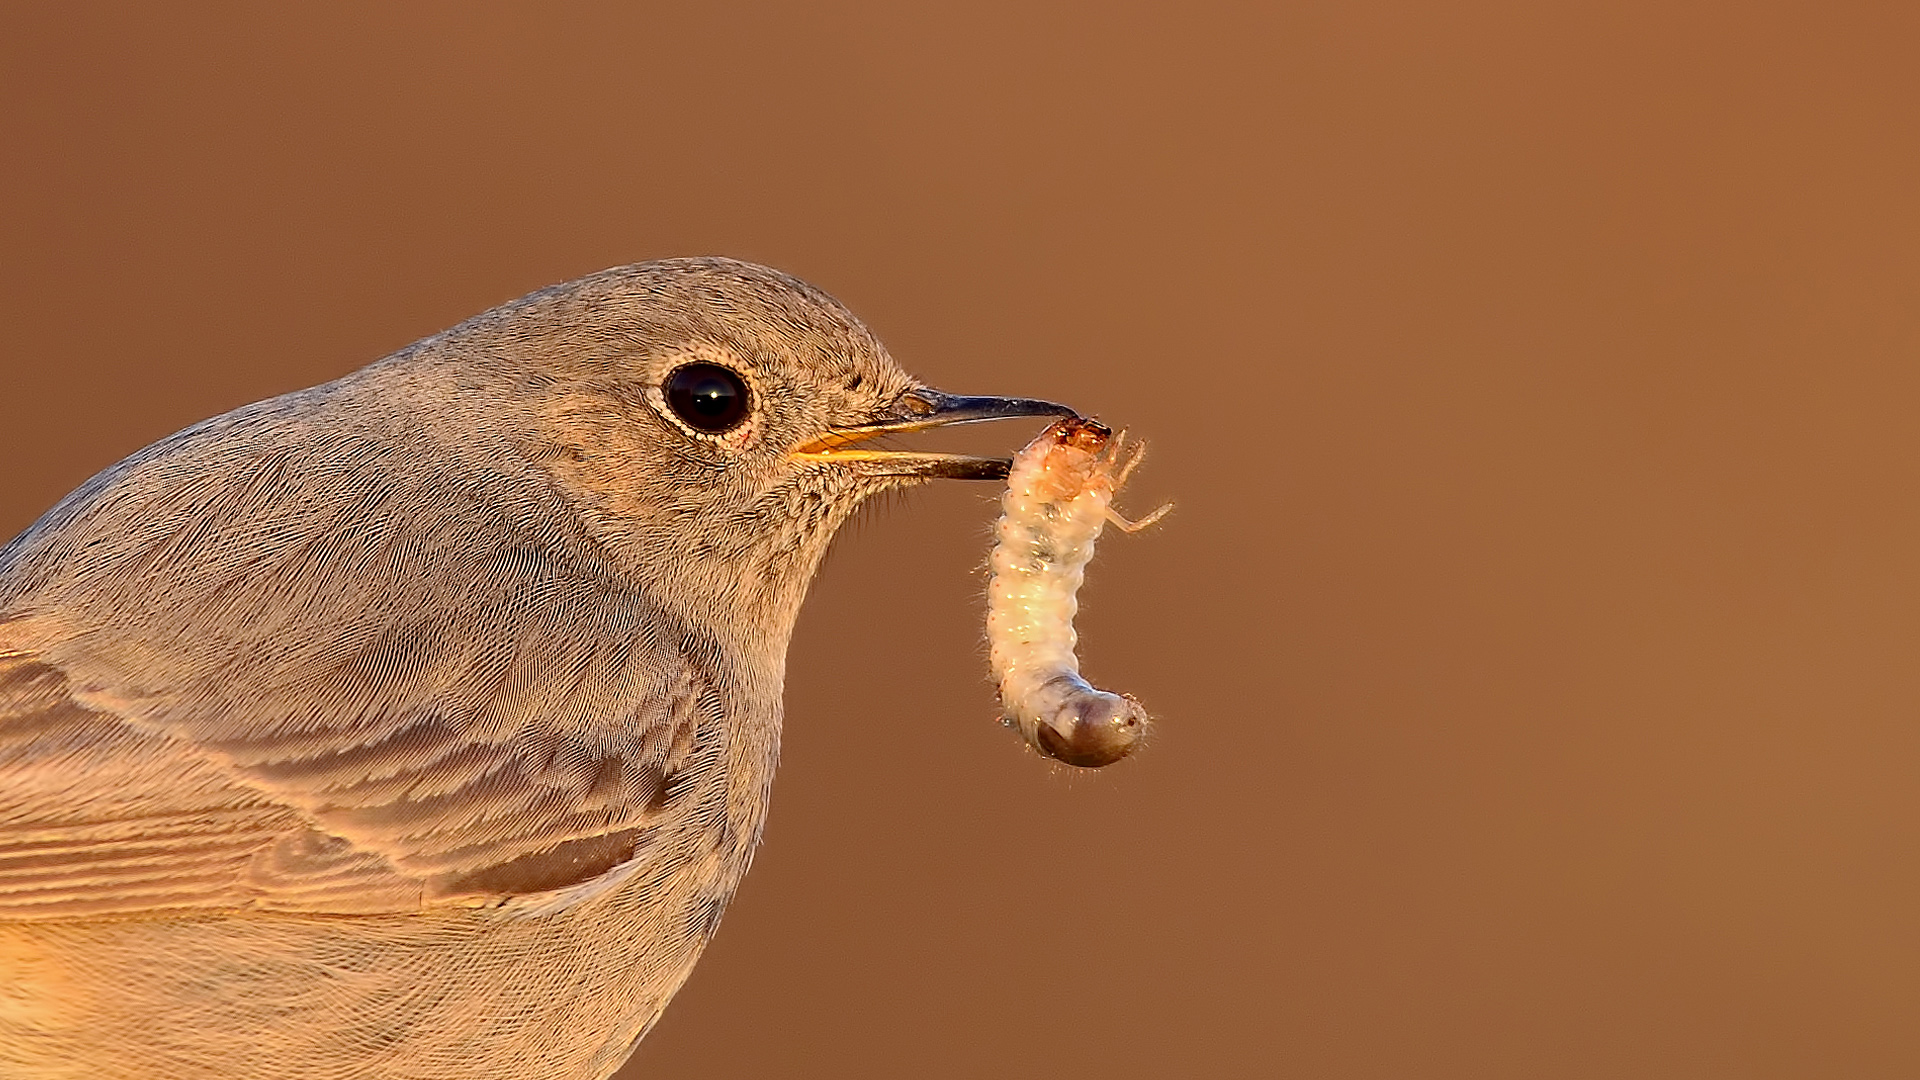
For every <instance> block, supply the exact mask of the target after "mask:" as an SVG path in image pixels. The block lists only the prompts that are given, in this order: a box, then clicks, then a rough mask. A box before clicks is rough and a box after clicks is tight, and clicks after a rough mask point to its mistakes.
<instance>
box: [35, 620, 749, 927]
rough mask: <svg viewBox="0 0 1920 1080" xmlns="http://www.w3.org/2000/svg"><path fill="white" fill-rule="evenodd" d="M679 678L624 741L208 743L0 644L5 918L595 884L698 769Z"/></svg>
mask: <svg viewBox="0 0 1920 1080" xmlns="http://www.w3.org/2000/svg"><path fill="white" fill-rule="evenodd" d="M671 683H672V685H667V686H662V687H660V688H659V692H657V693H655V694H654V695H652V696H651V697H650V698H649V699H647V700H646V701H644V702H643V703H642V704H641V707H640V708H639V710H637V712H636V713H635V715H633V716H632V721H633V723H632V724H630V725H629V726H630V728H631V729H632V733H633V734H634V735H635V736H636V737H635V738H632V739H627V740H620V741H618V743H617V745H616V744H615V743H613V742H609V741H607V740H604V739H603V740H590V739H582V738H569V737H567V735H566V734H564V733H561V734H553V733H546V734H540V733H532V732H524V731H523V732H515V733H511V734H509V735H507V737H502V738H492V739H490V738H487V737H486V736H485V734H484V733H481V732H477V731H475V730H473V729H472V728H471V727H470V726H469V727H468V728H466V729H465V730H463V729H462V727H461V726H460V725H458V724H456V723H452V722H444V721H443V722H433V721H424V722H415V723H409V724H402V725H397V726H396V727H395V730H392V731H390V732H382V733H379V734H378V735H376V736H375V737H374V738H372V739H369V738H368V737H367V736H368V735H369V734H370V733H369V732H368V731H367V730H366V729H365V728H361V729H357V730H356V729H340V728H336V729H333V730H331V731H329V730H326V729H310V730H307V731H305V732H301V733H298V734H294V733H284V734H283V735H282V736H281V737H278V738H274V737H264V738H262V737H255V738H252V739H246V738H242V739H234V740H228V741H226V742H224V743H220V744H217V745H216V744H210V743H209V742H207V741H205V740H196V739H193V738H191V737H190V736H186V735H183V733H182V732H180V731H177V730H176V731H168V730H166V725H164V724H156V723H153V722H152V721H150V720H147V719H142V718H140V717H137V716H129V715H127V714H126V713H127V712H128V711H132V710H127V711H122V710H118V709H115V708H112V707H110V706H108V705H105V704H104V703H103V699H102V697H101V695H98V694H95V693H87V692H77V691H76V690H75V687H74V685H73V683H72V681H71V680H70V679H69V678H68V676H67V674H66V673H64V672H63V671H62V670H61V669H60V668H59V667H58V666H56V665H54V664H51V663H48V662H47V661H46V660H45V659H44V658H42V657H40V656H37V655H35V654H33V653H28V652H13V653H5V652H0V920H10V919H45V918H73V917H89V916H102V915H126V914H133V913H146V912H153V911H160V910H170V909H195V908H198V909H227V910H233V909H247V908H252V909H261V910H286V911H307V912H327V913H339V914H353V913H370V912H406V911H418V910H421V909H422V908H423V907H426V906H429V905H432V904H435V903H444V902H471V901H472V900H473V899H475V898H479V899H482V900H485V899H498V898H508V897H523V896H528V895H532V894H539V893H546V892H551V891H554V890H559V889H565V888H567V887H569V886H575V885H579V884H581V883H583V882H588V881H591V880H593V879H595V878H597V877H600V876H602V875H605V874H607V873H609V872H610V871H612V870H614V869H615V868H616V867H620V866H623V865H626V864H630V863H633V862H634V861H635V860H636V859H637V858H638V857H640V856H641V855H642V854H644V853H645V851H646V849H647V841H648V832H649V828H650V826H652V825H653V824H654V823H655V821H656V820H657V819H658V817H659V815H660V812H661V811H662V809H663V808H664V806H665V805H666V803H667V801H668V800H669V799H670V797H671V796H672V795H673V794H674V792H675V790H676V789H677V788H679V787H681V786H684V780H685V778H686V776H687V775H688V774H689V773H690V772H691V771H695V769H696V768H697V767H703V766H705V765H706V764H708V762H706V761H704V760H702V759H704V758H706V757H707V756H708V755H706V754H704V753H702V750H703V747H702V745H701V744H702V737H701V736H702V732H701V730H700V729H701V728H702V726H703V725H702V724H701V722H700V721H701V718H702V716H703V715H711V714H713V712H714V706H715V705H716V704H717V702H716V701H715V700H714V699H713V696H712V695H711V693H710V692H707V691H706V689H705V688H704V687H703V686H701V685H699V680H697V679H696V678H695V677H694V675H693V672H692V669H691V668H690V667H685V666H682V667H681V668H680V669H679V670H678V671H677V672H675V673H674V675H673V677H672V679H671Z"/></svg>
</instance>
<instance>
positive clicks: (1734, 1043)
mask: <svg viewBox="0 0 1920 1080" xmlns="http://www.w3.org/2000/svg"><path fill="white" fill-rule="evenodd" d="M696 8H697V9H698V10H695V9H696ZM1916 55H1920V8H1916V7H1915V6H1914V5H1912V4H1886V5H1880V6H1876V5H1866V4H1853V5H1831V4H1829V5H1813V4H1808V5H1804V6H1786V5H1765V4H1753V3H1724V4H1700V3H1682V4H1673V3H1608V4H1593V5H1558V4H1555V5H1545V4H1537V3H1509V4H1488V3H1470V4H1386V3H1353V2H1341V3H1332V2H1319V3H1311V4H1295V5H1278V4H1263V5H1255V4H1248V5H1212V6H1209V5H1205V4H1183V5H1173V4H1165V5H1151V6H1149V5H1133V4H1114V3H1111V2H1106V3H1085V4H1047V3H1042V4H1032V3H1019V2H999V0H995V2H989V3H973V4H968V5H965V6H964V7H962V6H953V7H950V8H948V9H947V10H944V11H940V12H936V11H933V10H932V6H931V5H924V6H923V5H900V4H885V3H866V4H848V3H832V2H828V3H812V4H805V5H800V4H763V5H737V4H714V5H694V4H648V3H617V4H599V5H592V4H543V5H533V4H525V5H506V4H485V3H466V2H463V3H446V4H426V3H407V4H392V3H382V4H329V5H269V4H257V5H231V6H228V5H219V4H195V5H141V4H127V5H122V6H112V5H102V4H75V3H60V4H25V3H13V4H9V5H7V7H6V9H5V11H4V13H0V87H3V88H4V102H5V108H4V109H0V146H4V147H5V151H4V154H0V251H4V255H0V278H3V280H0V318H3V319H4V325H5V345H4V353H3V354H0V355H3V356H4V359H3V360H0V365H4V375H5V377H4V387H5V389H4V391H3V392H0V458H3V459H4V460H5V461H6V463H7V472H6V475H7V482H6V483H5V484H4V485H3V486H0V531H4V532H5V533H6V534H8V535H11V533H12V532H14V531H16V530H17V529H19V528H21V527H23V526H25V525H26V524H27V523H28V522H29V521H30V520H31V519H32V518H33V517H34V516H35V515H37V514H38V513H39V512H40V511H41V510H43V509H45V508H46V507H47V506H48V505H50V504H51V503H52V502H53V501H54V500H55V499H57V498H58V497H59V496H60V495H61V494H63V493H64V492H66V491H67V490H68V489H69V488H71V487H73V486H74V485H75V484H77V483H79V482H80V481H82V480H83V479H85V478H86V477H87V476H88V475H90V474H91V473H93V472H94V471H95V470H97V469H99V468H101V467H103V466H105V465H106V464H108V463H109V462H111V461H113V460H115V459H116V458H118V457H120V456H121V455H123V454H126V453H128V452H130V451H132V450H134V449H135V448H137V447H139V446H141V445H142V444H144V443H146V442H148V441H150V440H152V439H154V438H156V437H158V436H160V435H162V434H165V433H166V432H168V431H171V430H173V429H175V428H178V427H180V426H182V425H184V424H187V423H189V422H191V421H193V420H196V419H199V418H201V417H204V416H207V415H210V414H213V413H216V412H220V411H223V410H225V409H227V408H230V407H232V406H235V405H238V404H241V403H243V402H246V401H250V400H253V399H256V398H260V397H264V396H268V395H271V394H275V393H278V392H281V391H284V390H288V389H292V388H295V387H300V386H305V385H308V384H311V383H314V382H318V381H321V380H324V379H328V378H331V377H333V376H335V375H337V374H340V373H342V372H344V371H346V370H348V369H350V368H352V367H356V366H358V365H359V364H361V363H363V362H366V361H368V360H371V359H374V358H376V357H378V356H380V355H381V354H383V353H385V352H387V351H389V350H391V349H393V348H395V347H398V346H400V345H402V344H405V343H406V342H408V341H409V340H411V339H414V338H416V337H420V336H422V335H425V334H427V333H430V332H432V331H434V330H437V329H439V328H441V327H443V326H446V325H448V324H450V323H452V322H454V321H456V320H458V319H460V318H462V317H464V316H466V315H468V314H471V313H473V312H475V311H478V310H480V309H482V308H485V307H489V306H491V305H493V304H495V303H497V302H499V301H503V300H506V299H508V298H510V297H513V296H516V295H519V294H521V293H523V292H526V291H528V290H530V289H532V288H535V287H537V286H540V285H544V284H547V283H549V282H552V281H557V280H561V279H565V278H570V277H574V276H577V275H579V274H582V273H586V272H588V271H591V270H595V269H598V268H600V267H603V266H606V265H610V264H614V263H620V262H628V261H634V260H638V259H644V258H651V257H659V256H665V255H678V254H696V253H721V254H729V255H734V256H739V257H743V258H750V259H755V260H759V261H763V262H767V263H771V264H774V265H777V266H780V267H782V268H785V269H788V270H790V271H793V272H795V273H798V274H800V275H801V276H803V277H806V278H809V279H811V280H813V281H815V282H816V283H818V284H820V285H822V286H823V287H825V288H827V289H828V290H829V291H831V292H833V293H835V294H836V295H838V296H840V297H841V298H842V299H843V300H845V301H846V302H847V303H849V304H850V305H851V306H852V307H853V308H854V309H855V310H856V311H858V312H860V313H861V314H862V315H863V316H864V317H865V318H866V319H867V320H868V321H869V322H870V323H871V324H872V325H873V326H874V327H875V328H876V329H877V330H878V331H879V333H880V334H881V336H882V337H883V338H884V339H885V340H887V341H888V342H889V344H890V345H891V347H892V349H893V351H894V352H895V354H896V355H897V356H898V357H899V358H901V360H902V361H903V362H905V363H906V364H907V365H908V366H909V367H910V368H912V369H913V370H915V371H917V372H919V373H920V374H922V375H923V376H925V377H926V378H928V379H929V380H930V381H932V382H933V383H934V384H935V385H937V386H941V387H945V388H948V389H951V390H955V391H960V392H978V393H989V392H991V393H1016V394H1032V395H1038V396H1047V397H1056V398H1059V399H1063V400H1067V401H1070V402H1073V403H1075V404H1077V405H1080V406H1081V407H1083V408H1085V409H1089V410H1093V411H1095V412H1098V413H1100V414H1102V415H1103V416H1105V417H1107V418H1109V419H1111V420H1113V421H1115V422H1117V423H1124V424H1126V425H1129V426H1131V427H1132V428H1133V429H1134V430H1135V431H1136V432H1139V433H1141V434H1144V435H1145V436H1146V437H1148V438H1149V439H1150V440H1152V441H1153V442H1154V443H1155V445H1156V451H1157V452H1156V455H1155V456H1154V458H1153V459H1152V460H1151V461H1150V463H1149V465H1148V467H1147V469H1146V470H1145V471H1144V472H1143V473H1142V475H1141V477H1140V479H1139V481H1138V482H1137V485H1136V489H1135V491H1134V492H1133V493H1131V495H1130V497H1129V498H1128V499H1127V500H1126V501H1127V502H1129V503H1130V504H1131V505H1132V506H1133V507H1135V508H1137V509H1144V508H1146V507H1149V506H1151V505H1153V504H1154V503H1155V502H1156V501H1158V500H1159V499H1161V498H1165V497H1171V498H1174V499H1176V500H1178V502H1179V510H1178V512H1177V513H1176V514H1175V515H1174V516H1173V517H1172V518H1170V519H1169V520H1168V521H1167V522H1166V523H1165V525H1164V526H1162V527H1161V528H1159V529H1157V530H1155V531H1153V532H1152V533H1150V534H1145V535H1142V536H1139V537H1134V538H1124V537H1119V536H1115V537H1113V538H1112V539H1111V540H1109V541H1106V542H1103V546H1102V549H1101V557H1100V559H1099V560H1097V561H1096V563H1095V565H1094V567H1093V570H1092V581H1091V583H1090V585H1089V587H1088V589H1087V592H1086V593H1085V594H1084V597H1083V598H1084V600H1085V601H1086V611H1085V613H1084V615H1083V617H1082V619H1081V624H1080V625H1081V630H1082V632H1083V635H1084V637H1083V645H1084V648H1083V654H1084V656H1085V659H1086V661H1087V665H1088V668H1089V671H1090V672H1091V673H1092V674H1093V675H1094V677H1095V678H1096V679H1099V680H1101V681H1104V682H1106V683H1107V684H1109V685H1112V686H1116V687H1119V688H1124V689H1128V690H1132V691H1134V692H1136V693H1138V694H1139V695H1140V696H1141V697H1142V698H1143V699H1144V700H1145V701H1147V702H1148V703H1149V704H1150V705H1151V706H1153V707H1154V708H1155V709H1156V711H1158V712H1159V713H1160V714H1161V715H1162V716H1163V718H1164V720H1163V724H1162V728H1161V731H1160V738H1159V739H1158V742H1157V743H1156V744H1155V745H1154V746H1152V747H1151V750H1150V752H1149V753H1147V754H1146V755H1145V756H1144V757H1142V758H1141V759H1139V760H1137V761H1135V762H1131V763H1127V764H1125V765H1123V766H1121V767H1118V768H1116V769H1114V770H1112V771H1110V772H1109V773H1106V774H1102V775H1098V776H1068V775H1062V774H1061V773H1059V772H1056V771H1054V770H1051V769H1049V768H1048V767H1047V766H1045V765H1044V764H1042V763H1041V762H1040V761H1039V760H1037V759H1035V758H1033V757H1032V756H1030V755H1027V754H1024V753H1023V752H1022V751H1021V750H1020V749H1019V747H1018V746H1017V745H1016V742H1015V740H1014V739H1013V737H1012V736H1010V735H1009V734H1007V733H1006V732H1004V731H1001V730H999V729H998V728H996V727H995V725H994V724H993V722H992V720H993V715H994V703H993V700H992V695H991V688H990V686H989V685H988V683H987V681H986V677H985V673H984V661H983V653H984V650H983V647H982V642H981V639H980V638H981V632H980V629H979V622H980V614H981V611H980V609H981V603H980V599H979V593H980V590H981V585H982V581H981V578H980V575H979V572H978V570H979V567H980V565H981V563H982V558H983V554H984V551H985V548H986V542H987V540H986V529H987V525H988V523H989V522H990V521H991V519H992V516H993V512H994V511H993V507H992V505H991V499H992V497H993V493H992V492H989V491H986V490H983V489H980V488H971V487H968V488H962V487H960V486H958V485H954V486H950V487H948V488H946V489H943V490H933V491H926V492H922V493H919V494H917V495H915V496H913V497H912V498H911V499H909V500H907V501H906V502H905V504H904V505H902V506H899V507H895V508H893V509H891V510H889V511H887V512H885V513H882V514H879V515H876V516H874V517H873V518H872V519H871V520H870V521H867V522H866V523H865V524H863V525H862V526H861V527H860V528H858V529H857V530H854V531H852V532H851V533H850V534H849V535H847V536H846V537H845V538H843V540H842V542H841V544H840V546H839V547H838V549H837V551H836V553H835V555H834V556H833V558H832V560H831V561H830V563H829V565H828V567H827V569H826V571H825V573H824V575H823V577H822V579H821V580H820V582H819V583H818V585H817V587H816V589H815V592H814V595H813V599H812V600H811V601H810V602H809V606H808V609H807V611H806V614H805V616H804V617H803V621H802V625H801V629H800V633H799V637H798V640H797V642H796V644H795V646H794V651H793V655H792V658H791V664H792V670H791V685H790V689H789V718H788V728H787V754H786V761H785V764H784V767H783V770H782V772H781V775H780V782H779V784H778V785H777V788H776V796H775V806H774V812H773V817H772V824H771V827H770V830H769V833H768V836H767V843H766V846H765V847H764V848H763V850H762V854H761V857H760V859H759V863H758V865H757V866H756V868H755V870H754V872H753V875H752V876H751V877H750V878H749V880H748V883H747V887H746V888H745V890H744V891H743V892H742V894H741V896H740V898H739V901H738V903H737V905H736V906H735V908H734V910H733V912H732V914H731V915H729V917H728V919H727V922H726V926H725V929H724V930H723V931H722V933H721V934H720V936H719V938H718V941H717V943H716V944H715V946H714V947H713V949H712V950H711V952H710V953H709V954H708V958H707V959H706V961H705V962H704V963H703V965H702V967H701V968H700V970H699V971H698V972H697V973H696V974H695V976H694V978H693V981H692V982H691V983H690V984H689V986H688V988H687V989H686V991H685V992H684V993H683V994H682V995H681V998H680V1000H679V1001H678V1002H677V1003H676V1004H675V1006H674V1008H673V1009H672V1010H670V1011H669V1012H668V1014H667V1017H666V1019H665V1020H664V1021H663V1022H662V1024H661V1025H660V1027H659V1028H658V1029H657V1030H656V1032H655V1033H654V1035H653V1036H652V1037H651V1039H650V1040H649V1041H648V1042H647V1043H646V1044H645V1045H644V1046H643V1048H642V1049H641V1051H640V1053H639V1055H638V1056H637V1058H636V1061H635V1064H634V1066H633V1067H632V1069H631V1070H630V1074H631V1075H645V1076H652V1077H732V1076H747V1075H795V1076H798V1075H816V1076H827V1075H833V1076H868V1077H895V1076H915V1077H978V1076H989V1075H990V1076H1000V1077H1043V1076H1044V1077H1095V1076H1099V1077H1167V1076H1209V1077H1212V1076H1220V1077H1235V1076H1247V1077H1254V1076H1289V1077H1337V1078H1345V1077H1380V1078H1388V1077H1393V1078H1398V1077H1460V1078H1469V1077H1471V1078H1487V1077H1516V1078H1518V1077H1541V1076H1553V1077H1624V1076H1634V1077H1642V1076H1644V1077H1686V1078H1704V1077H1730V1078H1731V1077H1741V1078H1747V1077H1814V1076H1823V1077H1824V1076H1847V1077H1911V1076H1915V1075H1920V1025H1916V1019H1917V1014H1920V827H1917V826H1920V783H1916V778H1920V723H1916V707H1915V706H1916V702H1917V701H1920V663H1917V662H1916V661H1917V658H1920V501H1916V498H1915V494H1916V490H1917V489H1920V425H1916V424H1915V422H1914V417H1915V415H1916V412H1920V364H1916V358H1917V356H1920V306H1916V303H1915V296H1916V291H1920V64H1916V61H1915V57H1916ZM1023 437H1024V434H1023V433H1021V432H1009V431H1007V430H1006V429H1001V430H999V431H997V432H980V433H975V434H971V435H969V438H972V439H975V440H982V439H984V440H986V441H987V442H988V443H993V442H994V441H995V440H998V443H999V444H1000V445H1004V446H1008V447H1010V446H1011V445H1012V444H1013V443H1015V442H1017V441H1018V440H1019V439H1020V438H1023Z"/></svg>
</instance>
